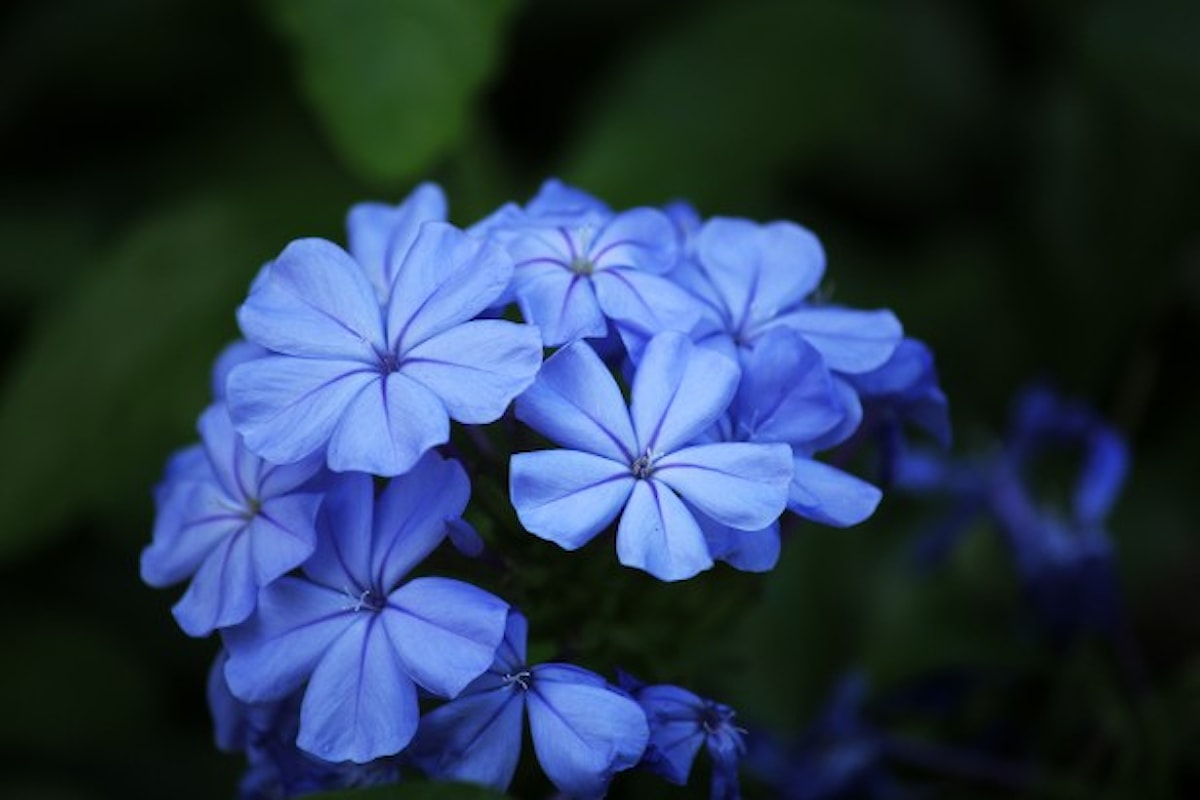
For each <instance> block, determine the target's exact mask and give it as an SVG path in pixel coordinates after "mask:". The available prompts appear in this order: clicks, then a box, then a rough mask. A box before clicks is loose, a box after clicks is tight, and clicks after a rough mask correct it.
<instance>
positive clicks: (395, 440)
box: [328, 372, 450, 476]
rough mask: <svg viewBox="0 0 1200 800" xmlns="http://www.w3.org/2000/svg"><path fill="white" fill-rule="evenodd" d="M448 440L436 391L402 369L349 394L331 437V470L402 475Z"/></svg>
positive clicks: (444, 411) (448, 431)
mask: <svg viewBox="0 0 1200 800" xmlns="http://www.w3.org/2000/svg"><path fill="white" fill-rule="evenodd" d="M449 438H450V419H449V417H447V416H446V407H445V406H444V405H443V404H442V401H441V400H440V399H438V397H437V395H435V394H434V393H433V392H431V391H430V390H429V389H427V388H426V387H425V386H424V385H423V384H421V383H418V382H417V381H415V380H413V379H412V378H409V377H408V376H407V375H405V374H404V372H393V373H391V374H389V375H388V376H387V377H386V378H384V379H383V380H374V381H372V382H370V383H368V384H367V385H365V386H364V388H363V389H362V390H361V391H360V392H359V393H358V394H357V395H356V396H355V397H353V398H352V399H351V400H350V401H349V402H348V403H347V404H346V407H345V410H344V411H343V413H342V418H341V421H340V422H339V423H338V426H337V428H335V429H334V430H333V433H332V434H331V436H330V439H329V450H328V458H329V468H330V469H332V470H336V471H338V472H343V471H347V470H354V471H357V472H370V473H372V474H374V475H383V476H392V475H400V474H402V473H404V472H407V471H408V470H410V469H412V465H413V464H415V463H416V461H417V459H418V458H420V457H421V455H422V454H423V453H425V452H426V451H427V450H429V449H430V448H431V447H434V446H436V445H439V444H442V443H443V442H445V441H447V440H448V439H449Z"/></svg>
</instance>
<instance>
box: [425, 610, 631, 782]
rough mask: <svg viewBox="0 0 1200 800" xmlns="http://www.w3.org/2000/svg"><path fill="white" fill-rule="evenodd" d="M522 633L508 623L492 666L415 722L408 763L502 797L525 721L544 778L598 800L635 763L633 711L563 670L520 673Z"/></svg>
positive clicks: (593, 679)
mask: <svg viewBox="0 0 1200 800" xmlns="http://www.w3.org/2000/svg"><path fill="white" fill-rule="evenodd" d="M527 628H528V624H527V622H526V621H525V618H524V617H523V616H521V615H520V614H518V613H516V612H514V613H513V614H511V615H510V616H509V621H508V630H507V632H506V634H505V638H504V644H503V645H502V646H501V647H500V650H499V651H498V652H497V654H496V663H495V664H493V665H492V668H491V669H490V670H489V671H488V672H487V673H486V674H485V675H483V676H482V677H481V678H479V679H478V680H476V681H475V682H474V683H472V684H471V685H470V686H468V687H467V689H466V690H465V691H464V692H463V693H462V694H461V695H460V696H459V697H458V698H457V699H455V700H452V701H450V702H449V703H446V704H445V705H443V706H441V707H440V708H437V709H435V710H434V711H431V712H430V713H428V714H426V715H425V716H424V717H422V718H421V726H420V729H419V730H418V732H417V738H416V739H415V740H414V742H413V745H412V748H411V750H410V754H411V756H412V758H413V760H414V761H415V762H416V763H417V764H418V765H419V766H420V767H421V768H422V769H424V770H425V771H426V772H427V773H428V774H429V775H431V776H433V777H437V778H447V779H454V780H462V781H470V782H472V783H480V784H483V785H485V786H491V787H493V788H495V789H498V790H500V791H503V790H505V789H507V788H508V785H509V783H511V782H512V777H513V773H514V772H515V771H516V768H517V762H518V760H519V758H520V755H521V737H522V726H523V720H524V717H525V713H524V712H525V711H526V710H527V711H528V713H529V731H530V733H531V735H532V738H533V748H534V751H535V752H536V753H537V757H538V761H539V762H540V763H541V765H542V769H543V770H544V771H545V773H546V776H547V777H548V778H549V779H550V780H551V782H553V783H554V785H555V786H557V787H558V788H559V790H560V791H562V792H564V793H566V794H569V795H570V796H572V797H600V796H602V795H603V794H604V792H605V791H606V789H607V787H608V784H609V781H610V780H611V779H612V776H613V775H614V774H615V773H616V772H619V771H621V770H624V769H628V768H630V767H632V766H633V765H634V764H636V763H637V762H638V759H639V758H641V756H642V752H643V750H644V749H645V747H646V741H647V738H648V736H649V733H648V729H647V726H646V717H645V715H644V714H643V713H642V710H641V709H640V708H639V707H638V704H637V703H635V702H633V700H631V699H630V698H629V697H628V696H627V695H626V694H624V693H623V692H620V691H618V690H617V689H615V688H614V687H612V686H610V685H609V684H608V683H607V682H606V681H605V680H604V679H603V678H601V677H600V676H599V675H596V674H595V673H593V672H589V671H587V670H585V669H580V668H579V667H575V666H572V665H570V664H539V665H536V666H527V665H526V662H525V638H526V631H527Z"/></svg>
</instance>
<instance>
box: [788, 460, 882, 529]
mask: <svg viewBox="0 0 1200 800" xmlns="http://www.w3.org/2000/svg"><path fill="white" fill-rule="evenodd" d="M882 497H883V492H881V491H879V489H877V488H875V487H874V486H872V485H871V484H869V483H867V482H866V481H864V480H860V479H859V478H856V477H854V476H853V475H850V474H848V473H845V472H842V471H841V470H840V469H837V468H835V467H831V466H829V465H828V464H822V463H821V462H820V461H814V460H812V459H811V458H801V457H798V458H796V460H795V474H794V476H793V477H792V485H791V490H790V494H789V496H788V508H789V509H791V510H792V511H794V512H795V513H797V514H799V515H800V516H802V517H804V518H806V519H811V520H813V521H814V522H822V523H824V524H826V525H834V526H837V527H839V528H844V527H846V526H849V525H857V524H858V523H860V522H862V521H863V520H865V519H866V518H867V517H869V516H871V515H872V514H873V513H875V507H876V506H878V505H879V500H880V498H882Z"/></svg>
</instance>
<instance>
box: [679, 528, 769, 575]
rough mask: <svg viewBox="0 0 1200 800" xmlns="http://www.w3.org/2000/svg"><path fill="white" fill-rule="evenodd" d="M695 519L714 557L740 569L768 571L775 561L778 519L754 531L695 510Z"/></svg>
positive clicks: (744, 570) (745, 570)
mask: <svg viewBox="0 0 1200 800" xmlns="http://www.w3.org/2000/svg"><path fill="white" fill-rule="evenodd" d="M696 521H697V522H698V523H700V529H701V530H703V531H704V539H705V541H707V542H708V552H709V553H710V554H711V555H712V557H713V558H714V559H717V560H719V561H724V562H725V563H727V564H729V566H731V567H733V568H734V569H740V570H742V571H743V572H770V571H771V570H773V569H775V565H776V564H777V563H779V551H780V540H779V523H778V522H776V523H774V524H772V525H768V526H767V527H765V528H763V529H762V530H758V531H739V530H738V529H737V528H731V527H729V526H728V525H722V524H720V523H719V522H716V521H714V520H712V519H710V518H709V517H706V516H704V515H703V514H698V515H697V516H696Z"/></svg>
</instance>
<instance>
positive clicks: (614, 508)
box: [510, 332, 792, 581]
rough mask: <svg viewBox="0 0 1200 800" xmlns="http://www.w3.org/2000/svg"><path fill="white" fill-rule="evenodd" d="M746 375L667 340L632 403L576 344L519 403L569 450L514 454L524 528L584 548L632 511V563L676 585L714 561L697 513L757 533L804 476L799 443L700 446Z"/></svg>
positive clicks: (627, 526)
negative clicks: (796, 477)
mask: <svg viewBox="0 0 1200 800" xmlns="http://www.w3.org/2000/svg"><path fill="white" fill-rule="evenodd" d="M738 375H739V370H738V367H737V365H736V364H735V363H734V362H733V361H730V360H729V359H727V358H725V357H724V356H721V355H719V354H717V353H715V352H712V351H709V350H705V349H701V348H698V347H695V346H694V345H693V344H692V343H691V341H690V340H689V339H688V338H687V337H686V336H683V335H682V334H677V333H670V332H668V333H662V334H659V335H658V336H656V337H655V338H654V339H652V340H651V341H650V343H649V345H647V347H646V350H645V353H644V355H643V358H642V361H641V363H640V364H639V365H638V368H637V373H636V375H635V376H634V379H633V389H632V400H631V402H630V403H629V405H628V407H626V404H625V400H624V398H623V397H622V396H621V390H620V388H618V386H617V384H616V381H614V380H613V378H612V376H611V375H610V374H609V372H608V370H607V369H606V368H605V367H604V364H603V363H602V362H601V361H600V358H599V357H598V356H597V355H596V354H595V353H594V352H593V351H592V349H591V348H590V347H589V346H588V345H587V344H586V343H584V342H577V343H575V344H573V345H570V346H568V347H564V348H563V349H562V350H560V351H559V352H557V353H556V354H554V356H552V357H551V358H550V359H548V360H547V361H546V364H545V366H544V367H543V369H542V372H541V374H540V375H539V376H538V380H537V381H536V382H535V383H534V385H533V386H532V387H530V388H529V390H528V391H526V392H525V393H524V394H523V395H521V397H520V398H518V400H517V417H518V418H519V419H521V420H522V421H524V422H525V423H526V424H528V425H529V426H530V427H532V428H534V429H535V430H537V431H540V432H541V433H543V434H545V435H546V436H547V437H549V438H550V439H551V440H553V441H555V442H557V443H559V444H561V445H563V446H564V447H566V448H568V449H563V450H542V451H538V452H533V453H518V454H516V455H514V456H513V457H512V468H511V473H510V493H511V496H512V503H513V506H514V507H515V508H516V510H517V516H518V517H519V518H520V520H521V524H522V525H524V526H525V528H526V529H527V530H529V531H530V532H531V533H534V534H536V535H538V536H541V537H542V538H544V539H549V540H550V541H553V542H555V543H557V544H559V545H561V546H562V547H564V548H566V549H568V550H574V549H576V548H578V547H581V546H583V545H584V544H585V543H587V542H588V541H589V540H591V539H592V538H593V537H594V536H596V534H598V533H599V532H600V531H602V530H603V529H604V528H605V527H607V526H608V525H609V523H611V522H612V521H613V520H614V519H616V518H617V516H618V515H620V517H621V521H620V524H619V525H618V528H617V556H618V558H619V559H620V561H621V563H622V564H625V565H626V566H631V567H637V568H638V569H643V570H646V571H647V572H649V573H650V574H652V575H654V576H655V577H657V578H660V579H662V580H666V581H673V580H682V579H684V578H690V577H692V576H693V575H695V574H696V573H698V572H700V571H701V570H704V569H707V568H709V567H710V566H712V555H711V554H710V552H709V549H708V545H707V543H706V541H705V538H704V533H703V530H702V529H701V527H700V524H699V523H698V522H697V520H696V517H695V515H694V514H693V510H692V509H693V508H694V509H696V510H698V511H700V512H701V513H703V514H704V515H705V516H707V517H710V518H712V519H714V520H716V521H717V522H719V523H721V524H722V525H726V526H729V527H730V528H734V529H737V530H741V531H757V530H760V529H762V528H764V527H766V526H768V525H770V524H771V523H772V522H774V521H775V520H776V519H777V518H778V517H779V515H780V513H781V512H782V511H783V509H784V506H785V505H786V503H787V487H788V483H789V481H790V480H791V477H792V453H791V448H789V447H788V446H787V445H783V444H754V443H743V442H718V443H710V444H693V442H694V441H695V440H696V438H697V437H698V436H699V435H700V434H701V432H703V431H704V430H705V429H707V428H708V427H709V426H710V425H712V424H713V422H715V421H716V419H717V417H719V416H720V415H721V413H722V412H724V410H725V408H726V406H728V405H729V402H730V400H732V398H733V394H734V392H735V391H736V389H737V383H738Z"/></svg>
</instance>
